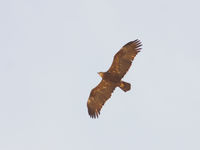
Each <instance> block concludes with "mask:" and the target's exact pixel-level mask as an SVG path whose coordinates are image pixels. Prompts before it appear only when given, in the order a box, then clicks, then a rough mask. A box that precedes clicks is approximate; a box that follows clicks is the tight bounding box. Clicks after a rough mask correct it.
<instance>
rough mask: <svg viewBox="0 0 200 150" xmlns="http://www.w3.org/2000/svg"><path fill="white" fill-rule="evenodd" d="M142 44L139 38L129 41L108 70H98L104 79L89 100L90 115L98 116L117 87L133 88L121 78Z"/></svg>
mask: <svg viewBox="0 0 200 150" xmlns="http://www.w3.org/2000/svg"><path fill="white" fill-rule="evenodd" d="M141 46H142V44H141V42H140V41H139V40H135V41H131V42H129V43H127V44H126V45H124V46H123V47H122V48H121V49H120V50H119V51H118V52H117V53H116V54H115V56H114V59H113V62H112V65H111V67H110V68H109V69H108V71H107V72H98V74H99V75H100V76H101V77H102V80H101V82H100V83H99V84H98V85H97V86H96V87H95V88H94V89H92V91H91V92H90V96H89V98H88V102H87V107H88V113H89V115H90V117H92V118H98V116H99V115H100V111H101V108H102V106H103V105H104V103H105V102H106V101H107V100H108V99H109V98H110V97H111V94H112V92H113V91H114V89H115V88H116V87H119V88H121V89H122V90H123V91H124V92H127V91H129V90H130V89H131V84H130V83H127V82H124V81H122V80H121V79H122V78H123V77H124V75H125V74H126V72H127V71H128V70H129V68H130V66H131V64H132V61H133V59H134V58H135V56H136V55H137V53H138V52H140V50H141Z"/></svg>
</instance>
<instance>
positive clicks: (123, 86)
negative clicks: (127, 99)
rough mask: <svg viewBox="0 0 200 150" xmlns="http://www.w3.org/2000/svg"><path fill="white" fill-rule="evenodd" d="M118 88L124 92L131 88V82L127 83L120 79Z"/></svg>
mask: <svg viewBox="0 0 200 150" xmlns="http://www.w3.org/2000/svg"><path fill="white" fill-rule="evenodd" d="M119 87H120V89H122V90H123V91H124V92H127V91H129V90H130V89H131V84H130V83H127V82H124V81H121V82H120V85H119Z"/></svg>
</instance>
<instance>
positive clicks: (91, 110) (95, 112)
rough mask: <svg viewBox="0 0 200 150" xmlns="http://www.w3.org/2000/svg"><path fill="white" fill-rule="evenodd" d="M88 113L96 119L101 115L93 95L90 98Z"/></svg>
mask: <svg viewBox="0 0 200 150" xmlns="http://www.w3.org/2000/svg"><path fill="white" fill-rule="evenodd" d="M87 107H88V114H89V116H90V117H91V118H93V119H96V118H98V117H99V115H100V109H98V108H96V107H95V102H94V101H93V100H92V97H90V98H89V99H88V102H87Z"/></svg>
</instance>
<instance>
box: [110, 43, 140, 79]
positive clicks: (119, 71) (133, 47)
mask: <svg viewBox="0 0 200 150" xmlns="http://www.w3.org/2000/svg"><path fill="white" fill-rule="evenodd" d="M141 46H142V44H141V42H140V41H139V40H135V41H131V42H129V43H127V44H126V45H124V46H123V47H122V48H121V49H120V50H119V51H118V52H117V54H115V56H114V60H113V63H112V65H111V67H110V68H109V70H108V72H109V73H112V75H114V76H118V77H119V78H120V79H121V78H123V76H124V75H125V74H126V72H127V71H128V70H129V68H130V66H131V64H132V61H133V59H134V58H135V56H136V55H137V53H138V52H140V50H141Z"/></svg>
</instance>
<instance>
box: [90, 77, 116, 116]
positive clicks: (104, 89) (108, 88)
mask: <svg viewBox="0 0 200 150" xmlns="http://www.w3.org/2000/svg"><path fill="white" fill-rule="evenodd" d="M115 87H116V85H115V84H113V83H112V82H109V81H106V80H101V82H100V83H99V84H98V85H97V87H95V88H94V89H92V91H91V93H90V96H89V99H88V102H87V107H88V113H89V115H90V117H92V118H98V116H99V115H100V111H101V108H102V106H103V105H104V103H105V102H106V101H107V100H108V99H109V98H110V97H111V94H112V92H113V91H114V89H115Z"/></svg>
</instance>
